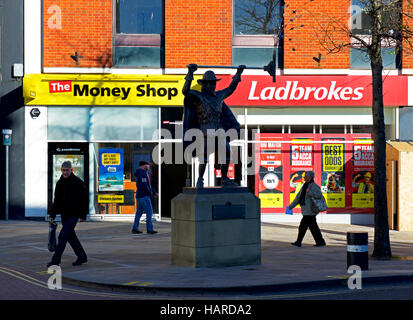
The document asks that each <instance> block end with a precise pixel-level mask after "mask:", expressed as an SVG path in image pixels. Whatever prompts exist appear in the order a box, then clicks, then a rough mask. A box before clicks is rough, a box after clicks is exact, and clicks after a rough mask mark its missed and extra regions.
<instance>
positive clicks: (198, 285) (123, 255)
mask: <svg viewBox="0 0 413 320" xmlns="http://www.w3.org/2000/svg"><path fill="white" fill-rule="evenodd" d="M154 225H155V229H156V230H158V231H159V233H157V234H155V235H149V234H146V233H142V234H137V235H134V234H131V228H132V224H131V223H128V222H82V223H79V224H78V225H77V227H76V232H77V235H78V237H79V239H80V241H81V242H82V245H83V246H84V248H85V251H86V252H87V254H88V260H89V261H88V263H87V264H85V265H82V266H78V267H73V266H72V262H73V261H74V260H75V259H76V256H75V255H74V252H73V251H72V249H71V247H70V246H69V245H68V246H67V247H66V251H65V253H64V255H63V258H62V263H61V265H60V266H61V268H62V273H63V278H64V281H67V282H70V283H77V284H79V285H87V284H90V285H102V286H108V287H113V288H115V287H117V288H129V289H139V290H151V289H156V290H162V289H164V290H202V289H204V290H218V291H219V290H253V289H254V288H256V289H261V290H263V289H265V288H268V289H271V290H274V289H276V288H277V286H278V287H279V288H293V287H294V286H300V285H303V284H306V285H307V286H308V285H310V286H311V283H314V284H323V283H326V282H328V281H330V282H331V283H333V282H334V281H335V282H337V281H341V282H344V281H346V279H347V278H348V277H349V276H350V275H349V274H347V240H346V234H347V231H365V232H368V235H369V254H370V255H371V253H372V251H373V238H374V228H373V227H372V226H359V225H343V224H319V226H320V229H321V231H322V233H323V236H324V238H325V240H326V242H327V246H326V247H314V246H313V245H314V240H313V239H312V236H311V233H310V232H309V231H308V232H307V234H306V236H305V238H304V241H303V246H302V247H301V248H297V247H294V246H292V245H291V244H290V243H291V242H293V241H294V240H295V238H296V236H297V231H298V223H282V224H275V223H262V225H261V237H262V263H261V265H252V266H248V265H246V266H237V267H225V268H187V267H179V266H175V265H172V264H171V222H170V221H167V220H165V221H164V220H163V221H162V222H155V223H154ZM59 230H60V226H59V229H58V231H59ZM47 237H48V223H46V222H41V221H27V220H25V221H0V264H2V265H7V266H16V267H19V268H23V269H26V270H30V271H32V272H38V273H41V272H45V271H46V270H47V268H46V263H47V262H49V261H50V259H51V256H52V254H51V253H50V252H49V251H48V250H47ZM390 239H391V247H392V253H393V256H394V258H393V259H392V260H388V261H381V260H373V259H370V260H369V270H366V271H363V273H362V276H363V280H364V279H371V280H374V279H376V280H378V281H382V280H383V279H389V280H391V279H396V277H399V278H400V277H405V278H406V279H410V278H412V279H413V232H398V231H390Z"/></svg>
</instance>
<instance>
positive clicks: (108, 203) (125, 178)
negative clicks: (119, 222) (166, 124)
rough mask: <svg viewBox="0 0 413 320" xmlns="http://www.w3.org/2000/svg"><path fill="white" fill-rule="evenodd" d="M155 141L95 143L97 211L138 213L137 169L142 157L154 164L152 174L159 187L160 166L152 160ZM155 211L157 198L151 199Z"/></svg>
mask: <svg viewBox="0 0 413 320" xmlns="http://www.w3.org/2000/svg"><path fill="white" fill-rule="evenodd" d="M155 146H156V144H155V143H94V144H93V149H94V154H93V157H94V161H93V163H94V184H95V187H94V190H96V192H95V194H94V206H95V212H96V213H97V214H134V213H135V212H136V200H135V197H136V177H135V172H136V170H137V169H138V167H139V162H140V161H141V160H145V161H148V162H149V163H151V169H150V172H149V177H150V180H151V185H152V188H153V189H155V190H156V191H157V190H158V166H157V165H156V164H155V162H154V161H153V158H152V157H153V150H154V148H155ZM152 207H153V209H154V213H158V200H157V199H156V198H153V199H152Z"/></svg>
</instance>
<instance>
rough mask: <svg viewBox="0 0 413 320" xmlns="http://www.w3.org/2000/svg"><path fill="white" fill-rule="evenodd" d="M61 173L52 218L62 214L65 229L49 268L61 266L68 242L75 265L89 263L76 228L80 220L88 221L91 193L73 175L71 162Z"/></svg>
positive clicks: (64, 163) (63, 167) (64, 164)
mask: <svg viewBox="0 0 413 320" xmlns="http://www.w3.org/2000/svg"><path fill="white" fill-rule="evenodd" d="M61 171H62V176H61V177H60V179H59V181H57V183H56V189H55V196H54V201H53V207H52V212H51V214H50V217H51V219H52V220H54V219H55V218H56V215H57V214H59V213H60V215H61V217H62V225H63V227H62V230H61V231H60V233H59V237H58V244H57V247H56V251H55V253H54V255H53V257H52V260H51V261H50V262H49V263H48V264H47V267H50V266H52V265H59V264H60V261H61V258H62V254H63V251H64V250H65V248H66V244H67V242H69V244H70V245H71V247H72V248H73V251H74V252H75V254H76V256H77V260H76V261H75V262H73V265H74V266H79V265H81V264H82V263H85V262H87V255H86V252H85V250H84V249H83V247H82V245H81V243H80V241H79V239H78V238H77V236H76V233H75V227H76V224H77V222H78V220H79V218H80V219H83V220H84V219H86V215H87V213H88V212H89V193H88V191H87V189H86V186H85V184H84V183H83V181H82V180H81V179H79V178H78V177H76V176H75V175H74V174H73V169H72V163H71V162H70V161H65V162H63V163H62V168H61Z"/></svg>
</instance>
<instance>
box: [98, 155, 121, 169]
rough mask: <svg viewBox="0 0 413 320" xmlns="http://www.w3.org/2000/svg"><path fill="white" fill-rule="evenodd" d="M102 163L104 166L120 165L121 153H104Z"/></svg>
mask: <svg viewBox="0 0 413 320" xmlns="http://www.w3.org/2000/svg"><path fill="white" fill-rule="evenodd" d="M102 165H104V166H118V165H120V153H102Z"/></svg>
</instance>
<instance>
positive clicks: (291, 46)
mask: <svg viewBox="0 0 413 320" xmlns="http://www.w3.org/2000/svg"><path fill="white" fill-rule="evenodd" d="M287 4H288V7H286V9H285V22H286V28H285V33H284V35H285V40H284V67H285V68H286V69H301V68H303V69H317V68H319V66H318V64H317V62H316V61H314V60H313V57H318V53H319V52H320V53H321V54H322V58H323V59H322V60H321V65H320V67H321V68H323V69H325V68H331V69H342V68H349V67H350V50H349V49H348V48H345V49H343V50H342V51H341V52H339V53H334V54H327V52H328V51H327V50H326V49H324V48H323V46H322V45H321V43H320V40H321V41H322V42H324V43H325V44H327V42H326V41H324V40H322V39H323V34H324V33H323V30H329V31H330V32H331V31H333V29H332V27H333V24H331V21H333V20H336V21H337V22H339V23H342V24H344V25H346V26H348V22H349V18H350V13H349V8H350V5H351V0H329V1H325V0H312V1H311V0H306V1H303V0H287V1H286V5H287ZM291 19H293V21H290V20H291ZM301 25H304V26H303V27H301ZM330 32H329V36H331V39H332V40H333V42H334V43H336V44H340V43H343V44H348V43H349V39H348V37H347V35H346V33H345V32H342V31H340V30H338V29H336V30H335V31H333V32H332V33H330ZM328 44H329V45H331V44H332V42H328Z"/></svg>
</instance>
